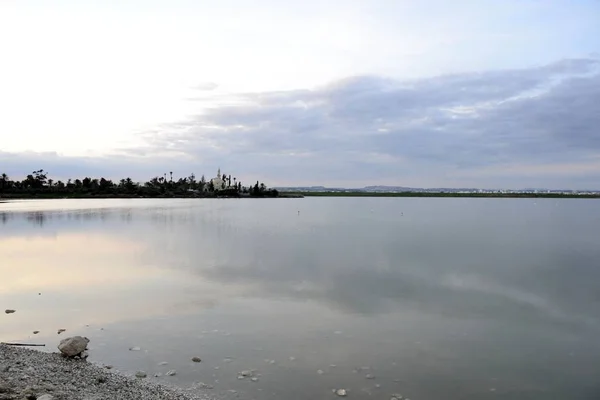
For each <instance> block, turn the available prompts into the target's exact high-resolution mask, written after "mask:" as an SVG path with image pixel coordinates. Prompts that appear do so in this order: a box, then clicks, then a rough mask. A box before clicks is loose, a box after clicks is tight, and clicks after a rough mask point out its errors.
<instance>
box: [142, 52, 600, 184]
mask: <svg viewBox="0 0 600 400" xmlns="http://www.w3.org/2000/svg"><path fill="white" fill-rule="evenodd" d="M598 67H599V60H598V59H595V58H581V59H569V60H562V61H558V62H555V63H553V64H549V65H543V66H539V67H535V68H528V69H514V70H499V71H484V72H474V73H462V74H454V75H443V76H438V77H433V78H428V79H420V80H410V81H401V80H394V79H390V78H385V77H379V76H357V77H350V78H346V79H342V80H339V81H337V82H333V83H331V84H329V85H325V86H322V87H318V88H315V89H313V90H294V91H280V92H268V93H244V94H237V95H230V96H228V97H227V98H226V100H227V101H223V100H224V99H223V98H220V99H219V100H218V101H217V102H216V105H214V106H212V107H208V108H205V109H203V110H202V112H199V113H198V114H197V115H195V116H192V117H190V118H189V119H187V120H185V121H178V122H176V123H173V124H167V125H164V126H162V127H160V129H158V130H156V131H154V132H152V133H150V134H147V135H146V137H145V138H146V140H147V142H148V143H149V144H150V146H151V147H152V148H154V149H161V151H162V150H164V149H168V150H169V151H171V152H179V153H183V154H188V155H190V156H192V157H197V158H202V157H213V158H216V159H218V158H221V159H226V160H227V164H230V163H232V161H233V164H234V165H236V167H237V166H238V165H239V166H240V167H242V165H252V166H253V167H254V168H256V170H257V171H262V172H263V174H265V175H267V176H268V177H269V179H271V180H275V181H285V180H286V179H290V178H291V180H298V179H299V180H303V181H307V182H308V181H310V182H314V183H335V182H345V181H362V182H364V183H368V181H369V180H371V181H378V183H381V182H388V183H390V184H403V183H408V184H412V185H415V184H418V183H419V182H420V181H421V180H422V186H427V185H428V183H429V185H430V186H431V185H441V184H444V183H447V186H452V185H453V184H454V185H456V184H460V181H461V179H462V178H464V179H463V181H464V183H465V184H469V183H473V184H476V185H478V186H482V184H483V183H484V182H486V181H485V175H481V176H480V177H478V178H477V179H474V177H475V176H476V175H477V174H474V173H473V172H474V171H477V169H480V168H494V169H495V170H496V171H501V170H502V169H504V170H505V171H506V174H507V175H506V176H505V178H506V179H504V180H498V179H496V180H495V182H498V183H500V182H502V183H503V184H504V183H506V182H510V181H511V179H512V182H513V184H512V186H519V185H520V184H521V183H523V184H524V183H540V184H550V185H552V186H561V185H565V184H567V183H569V184H571V185H572V184H573V182H574V180H573V178H575V179H580V182H581V184H582V185H587V184H588V183H589V182H592V180H591V178H589V175H590V174H591V175H594V179H595V177H596V175H597V174H599V173H594V171H590V170H589V169H587V168H579V167H577V164H578V163H583V164H585V165H588V164H589V163H590V162H591V160H592V159H593V160H595V158H596V157H597V156H598V155H600V135H598V134H597V130H596V127H597V126H600V113H598V112H597V110H596V106H595V105H596V104H598V101H600V74H599V73H598ZM554 163H559V164H556V165H561V164H568V165H570V166H571V167H572V168H569V169H566V170H564V171H561V172H562V173H561V174H559V175H560V176H563V177H564V176H567V177H568V178H567V179H562V180H561V179H560V178H556V179H555V177H554V172H553V170H555V169H556V168H554V169H553V168H549V169H548V173H545V171H544V170H540V168H539V166H542V165H554ZM515 166H523V167H524V168H529V171H530V172H531V171H536V172H535V174H533V175H532V174H529V178H531V177H532V176H533V178H535V179H533V181H535V182H532V180H531V179H529V180H527V182H525V181H524V180H522V179H521V177H520V175H519V170H518V169H517V170H515ZM536 167H537V169H536ZM301 171H302V172H301ZM450 172H451V173H452V174H453V175H454V178H452V179H448V174H449V173H450ZM495 175H496V176H497V175H498V173H496V174H495ZM588 178H589V179H588ZM492 184H493V183H492ZM484 186H489V182H486V184H484Z"/></svg>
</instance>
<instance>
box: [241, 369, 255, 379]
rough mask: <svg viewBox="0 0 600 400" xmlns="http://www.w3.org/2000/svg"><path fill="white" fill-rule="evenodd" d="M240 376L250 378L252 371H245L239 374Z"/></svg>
mask: <svg viewBox="0 0 600 400" xmlns="http://www.w3.org/2000/svg"><path fill="white" fill-rule="evenodd" d="M240 375H241V376H243V377H247V376H252V375H253V374H252V371H250V370H245V371H242V372H240Z"/></svg>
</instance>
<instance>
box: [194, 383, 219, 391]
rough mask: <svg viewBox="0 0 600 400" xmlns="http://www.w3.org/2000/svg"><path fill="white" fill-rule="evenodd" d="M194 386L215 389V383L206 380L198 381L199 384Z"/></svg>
mask: <svg viewBox="0 0 600 400" xmlns="http://www.w3.org/2000/svg"><path fill="white" fill-rule="evenodd" d="M194 387H197V388H200V389H214V386H213V385H209V384H208V383H204V382H198V383H197V384H195V385H194Z"/></svg>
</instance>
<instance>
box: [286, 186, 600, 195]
mask: <svg viewBox="0 0 600 400" xmlns="http://www.w3.org/2000/svg"><path fill="white" fill-rule="evenodd" d="M276 189H277V190H278V191H280V192H283V193H302V194H303V195H305V196H311V195H321V196H327V195H330V196H344V195H347V196H390V197H392V196H413V197H417V196H424V197H425V196H431V197H433V196H439V197H444V196H445V197H452V196H455V197H576V196H580V197H593V198H596V197H600V190H560V189H559V190H557V189H554V190H553V189H533V188H526V189H477V188H412V187H403V186H365V187H363V188H339V187H338V188H331V187H325V186H303V187H299V186H297V187H276Z"/></svg>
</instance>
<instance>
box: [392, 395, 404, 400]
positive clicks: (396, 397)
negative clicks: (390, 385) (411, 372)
mask: <svg viewBox="0 0 600 400" xmlns="http://www.w3.org/2000/svg"><path fill="white" fill-rule="evenodd" d="M390 400H404V396H402V395H401V394H398V393H395V394H393V395H392V397H391V398H390Z"/></svg>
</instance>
